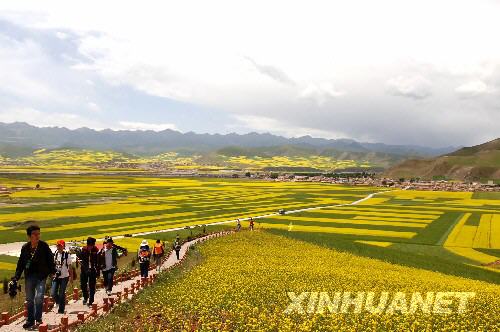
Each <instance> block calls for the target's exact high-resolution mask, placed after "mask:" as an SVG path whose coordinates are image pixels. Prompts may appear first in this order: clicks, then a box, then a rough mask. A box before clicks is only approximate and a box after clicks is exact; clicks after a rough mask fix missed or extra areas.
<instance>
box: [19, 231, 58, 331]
mask: <svg viewBox="0 0 500 332" xmlns="http://www.w3.org/2000/svg"><path fill="white" fill-rule="evenodd" d="M26 234H27V235H28V242H27V243H25V244H24V245H23V246H22V248H21V255H20V256H19V260H18V261H17V266H16V272H15V275H14V277H12V280H11V283H12V284H14V285H16V284H17V281H18V280H19V279H20V278H21V275H22V273H23V272H24V278H25V282H26V284H25V293H26V304H27V309H28V316H27V318H26V323H24V325H23V328H25V329H31V328H33V327H35V324H37V325H40V324H42V309H43V296H44V294H45V284H46V281H47V277H48V276H49V275H53V274H54V273H56V267H55V264H54V255H53V254H52V251H51V250H50V248H49V245H48V244H47V243H46V242H44V241H42V240H40V227H38V226H37V225H31V226H29V227H28V228H27V229H26Z"/></svg>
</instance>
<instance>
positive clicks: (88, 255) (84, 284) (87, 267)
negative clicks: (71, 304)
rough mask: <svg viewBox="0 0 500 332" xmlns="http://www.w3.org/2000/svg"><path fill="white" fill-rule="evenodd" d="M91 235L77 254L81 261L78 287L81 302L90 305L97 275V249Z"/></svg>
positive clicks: (92, 300)
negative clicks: (81, 296) (80, 290)
mask: <svg viewBox="0 0 500 332" xmlns="http://www.w3.org/2000/svg"><path fill="white" fill-rule="evenodd" d="M95 241H96V239H94V238H93V237H89V238H88V239H87V246H86V247H83V249H82V250H81V251H80V252H79V253H78V254H77V256H76V257H77V258H78V260H80V262H81V273H80V288H81V289H82V293H83V304H84V305H88V306H89V307H90V306H92V303H94V295H95V285H96V280H97V277H98V276H99V268H100V267H99V250H98V249H97V247H96V246H95Z"/></svg>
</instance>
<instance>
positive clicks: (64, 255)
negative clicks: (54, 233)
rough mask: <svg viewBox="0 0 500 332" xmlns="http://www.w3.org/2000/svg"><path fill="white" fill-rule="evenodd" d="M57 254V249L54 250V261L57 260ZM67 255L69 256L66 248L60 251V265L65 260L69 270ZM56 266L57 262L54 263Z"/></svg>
mask: <svg viewBox="0 0 500 332" xmlns="http://www.w3.org/2000/svg"><path fill="white" fill-rule="evenodd" d="M58 254H59V251H56V254H55V255H54V262H55V261H56V260H57V255H58ZM68 257H69V253H68V252H67V251H66V250H64V251H63V252H62V255H61V267H62V265H63V262H64V261H66V268H67V269H68V271H69V264H68ZM56 266H57V264H56Z"/></svg>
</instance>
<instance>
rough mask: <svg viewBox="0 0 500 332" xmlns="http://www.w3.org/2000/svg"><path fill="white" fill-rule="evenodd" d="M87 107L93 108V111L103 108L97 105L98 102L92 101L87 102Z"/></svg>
mask: <svg viewBox="0 0 500 332" xmlns="http://www.w3.org/2000/svg"><path fill="white" fill-rule="evenodd" d="M87 107H88V109H89V110H91V111H92V112H99V111H100V110H101V108H100V107H99V105H97V104H96V103H94V102H91V101H89V102H88V103H87Z"/></svg>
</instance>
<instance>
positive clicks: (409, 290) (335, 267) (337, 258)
mask: <svg viewBox="0 0 500 332" xmlns="http://www.w3.org/2000/svg"><path fill="white" fill-rule="evenodd" d="M289 292H293V293H294V294H309V295H310V296H306V297H305V301H303V303H301V304H302V309H303V311H298V310H296V311H292V312H289V311H287V308H289V306H290V303H291V301H290V297H289V295H288V293H289ZM415 292H418V293H420V294H424V296H423V298H424V300H423V301H420V302H415V301H413V300H411V301H410V298H409V297H405V296H404V295H403V296H397V295H395V294H399V295H401V293H402V294H413V293H415ZM428 292H430V293H428ZM439 292H465V293H467V294H473V296H472V297H471V298H470V299H469V301H468V302H467V305H466V307H464V310H463V311H461V312H460V311H459V303H458V301H450V302H448V303H446V305H445V306H446V307H447V310H449V311H450V312H449V313H444V312H440V311H436V306H437V304H436V303H437V301H438V300H437V295H436V294H438V293H439ZM335 293H341V294H343V295H342V296H343V297H342V298H341V301H340V302H335V301H333V300H332V299H333V298H334V297H335ZM384 293H388V294H389V296H388V298H387V297H384V296H383V295H382V294H384ZM314 294H316V295H314ZM317 294H327V295H328V294H329V297H328V298H327V300H325V297H322V299H323V300H321V301H320V299H319V298H318V296H317ZM346 294H347V295H346ZM360 294H361V295H360ZM368 294H370V295H368ZM428 294H431V295H430V296H429V295H428ZM499 294H500V285H498V284H491V283H487V282H484V281H476V280H470V279H466V278H462V277H455V276H449V275H446V274H443V273H438V272H433V271H426V270H423V269H418V268H413V267H406V266H401V265H396V264H391V263H388V262H384V261H382V260H379V259H373V258H366V257H361V256H358V255H354V254H351V253H347V252H340V251H338V250H334V249H331V248H325V247H324V246H320V245H316V244H311V243H308V242H305V241H299V240H296V239H292V238H289V237H287V236H281V235H275V234H271V233H269V232H267V231H254V232H250V231H245V232H240V233H236V234H233V235H230V236H227V237H224V238H219V239H215V240H212V241H209V242H207V243H204V244H202V245H199V246H197V247H196V250H194V251H193V252H191V255H190V257H189V259H188V261H187V264H186V265H184V266H183V267H182V268H181V270H177V271H174V272H171V273H166V274H164V275H163V276H162V277H160V280H159V283H157V284H156V285H154V286H153V287H151V288H148V289H146V290H144V291H143V292H142V293H141V294H140V295H139V296H138V297H137V298H136V299H134V300H133V301H132V302H131V303H127V304H125V305H122V306H120V307H118V308H116V309H115V310H114V311H113V313H112V314H111V315H109V316H107V317H105V318H102V319H99V320H97V321H95V322H93V323H90V324H88V325H84V326H82V327H81V328H80V329H79V330H80V331H118V330H120V331H157V330H158V331H159V330H162V331H193V330H200V331H215V330H217V331H268V330H270V331H387V330H390V331H393V330H394V331H395V330H397V331H437V330H439V331H497V330H498V328H499V321H498V316H499V314H500V297H499V296H498V295H499ZM396 298H397V299H398V300H396ZM352 299H354V301H352ZM384 299H386V300H384ZM429 299H430V300H429Z"/></svg>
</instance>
